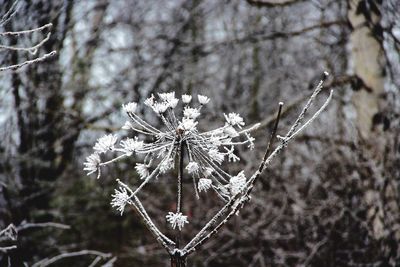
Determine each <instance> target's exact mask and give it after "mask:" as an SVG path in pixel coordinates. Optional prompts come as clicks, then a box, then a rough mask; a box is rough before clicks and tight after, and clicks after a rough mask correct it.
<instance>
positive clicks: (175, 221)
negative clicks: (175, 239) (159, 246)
mask: <svg viewBox="0 0 400 267" xmlns="http://www.w3.org/2000/svg"><path fill="white" fill-rule="evenodd" d="M165 217H166V218H167V221H168V222H169V223H170V224H171V225H172V229H175V228H176V227H177V226H178V228H179V230H182V228H183V226H184V225H185V224H186V223H189V222H188V220H187V216H185V215H182V213H181V212H177V213H173V212H168V214H167V216H165Z"/></svg>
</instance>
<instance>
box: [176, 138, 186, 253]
mask: <svg viewBox="0 0 400 267" xmlns="http://www.w3.org/2000/svg"><path fill="white" fill-rule="evenodd" d="M184 143H185V142H184V141H180V147H179V165H178V193H177V203H176V212H177V213H178V212H182V197H183V190H182V175H183V158H184V156H185V155H184ZM180 239H181V230H180V229H179V227H178V233H177V236H176V248H179V246H180Z"/></svg>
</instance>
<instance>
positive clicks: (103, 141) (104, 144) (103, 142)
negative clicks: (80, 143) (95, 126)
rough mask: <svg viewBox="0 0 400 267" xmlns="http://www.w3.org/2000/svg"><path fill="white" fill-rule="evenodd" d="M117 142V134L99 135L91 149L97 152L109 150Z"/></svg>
mask: <svg viewBox="0 0 400 267" xmlns="http://www.w3.org/2000/svg"><path fill="white" fill-rule="evenodd" d="M116 142H117V136H116V135H113V134H108V135H105V136H103V137H100V138H99V139H98V140H97V143H96V144H95V145H94V147H93V149H94V150H95V151H96V152H98V153H106V152H107V151H109V150H113V149H114V145H115V143H116Z"/></svg>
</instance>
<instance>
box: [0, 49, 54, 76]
mask: <svg viewBox="0 0 400 267" xmlns="http://www.w3.org/2000/svg"><path fill="white" fill-rule="evenodd" d="M56 53H57V52H56V51H55V50H54V51H51V52H50V53H47V54H44V55H43V56H41V57H38V58H35V59H32V60H27V61H24V62H22V63H18V64H15V65H11V66H6V67H1V68H0V72H1V71H5V70H16V69H19V68H21V67H23V66H25V65H29V64H33V63H37V62H42V61H44V60H46V59H47V58H49V57H52V56H54V55H55V54H56Z"/></svg>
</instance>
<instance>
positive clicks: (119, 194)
mask: <svg viewBox="0 0 400 267" xmlns="http://www.w3.org/2000/svg"><path fill="white" fill-rule="evenodd" d="M111 196H112V200H111V206H112V207H114V208H116V209H117V211H119V212H121V215H122V214H123V213H124V210H125V206H126V204H127V203H129V202H131V200H130V196H129V195H128V192H127V190H126V189H125V188H122V187H120V188H119V189H115V193H114V194H113V195H111Z"/></svg>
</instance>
